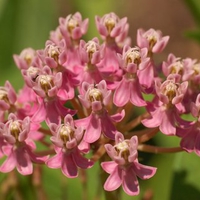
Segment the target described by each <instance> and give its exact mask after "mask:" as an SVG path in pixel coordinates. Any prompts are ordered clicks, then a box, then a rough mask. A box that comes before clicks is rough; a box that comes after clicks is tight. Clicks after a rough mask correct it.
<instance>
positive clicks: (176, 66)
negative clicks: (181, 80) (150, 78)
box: [171, 61, 183, 75]
mask: <svg viewBox="0 0 200 200" xmlns="http://www.w3.org/2000/svg"><path fill="white" fill-rule="evenodd" d="M171 74H180V75H182V74H183V62H182V61H177V62H175V63H173V65H172V67H171Z"/></svg>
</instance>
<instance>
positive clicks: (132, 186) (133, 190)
mask: <svg viewBox="0 0 200 200" xmlns="http://www.w3.org/2000/svg"><path fill="white" fill-rule="evenodd" d="M122 187H123V189H124V191H125V192H126V193H127V194H128V195H131V196H135V195H138V194H139V192H140V188H139V183H138V180H137V177H136V174H135V172H134V170H133V168H132V167H129V169H127V170H126V171H125V173H124V177H123V183H122Z"/></svg>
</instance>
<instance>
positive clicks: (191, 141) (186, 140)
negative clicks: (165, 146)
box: [180, 130, 197, 153]
mask: <svg viewBox="0 0 200 200" xmlns="http://www.w3.org/2000/svg"><path fill="white" fill-rule="evenodd" d="M196 137H197V132H195V131H194V130H193V131H192V132H189V133H188V134H187V135H186V136H184V137H183V138H182V140H181V143H180V145H181V147H182V148H183V149H185V150H186V151H187V152H189V153H191V152H192V151H194V147H195V142H196Z"/></svg>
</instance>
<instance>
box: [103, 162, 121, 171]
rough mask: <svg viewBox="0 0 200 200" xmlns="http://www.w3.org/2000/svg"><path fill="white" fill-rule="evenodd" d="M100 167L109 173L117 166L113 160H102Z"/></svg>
mask: <svg viewBox="0 0 200 200" xmlns="http://www.w3.org/2000/svg"><path fill="white" fill-rule="evenodd" d="M101 167H102V168H103V170H104V171H106V172H107V173H108V174H111V173H112V172H113V171H114V169H115V168H116V167H117V163H116V162H115V161H107V162H102V163H101Z"/></svg>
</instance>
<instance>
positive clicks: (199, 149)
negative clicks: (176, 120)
mask: <svg viewBox="0 0 200 200" xmlns="http://www.w3.org/2000/svg"><path fill="white" fill-rule="evenodd" d="M190 110H191V114H192V116H193V117H194V118H195V120H194V121H191V122H190V123H189V122H188V126H187V127H185V128H178V129H177V133H176V134H177V136H179V137H180V138H181V142H180V146H181V147H182V148H183V149H184V150H186V151H187V152H188V153H191V152H195V153H196V154H197V155H198V156H200V112H199V111H200V94H198V96H197V98H196V102H192V103H191V104H190Z"/></svg>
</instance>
